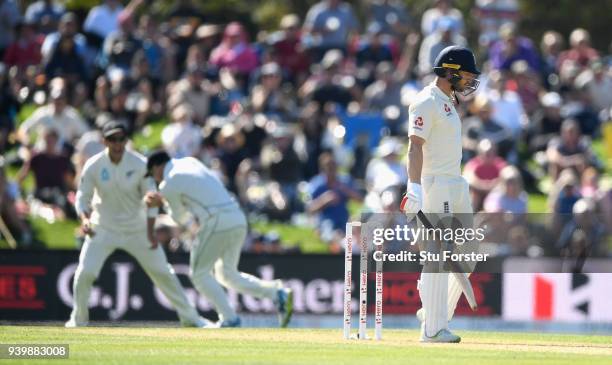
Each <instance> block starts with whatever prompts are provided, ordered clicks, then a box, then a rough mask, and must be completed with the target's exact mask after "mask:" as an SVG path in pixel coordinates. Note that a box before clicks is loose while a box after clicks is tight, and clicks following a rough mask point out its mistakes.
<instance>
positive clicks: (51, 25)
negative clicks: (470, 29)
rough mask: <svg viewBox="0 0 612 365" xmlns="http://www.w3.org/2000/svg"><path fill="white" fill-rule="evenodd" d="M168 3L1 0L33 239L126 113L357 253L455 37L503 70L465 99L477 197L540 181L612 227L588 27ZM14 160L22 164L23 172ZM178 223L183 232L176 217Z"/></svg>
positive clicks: (162, 226) (397, 4)
mask: <svg viewBox="0 0 612 365" xmlns="http://www.w3.org/2000/svg"><path fill="white" fill-rule="evenodd" d="M151 3H152V2H151V1H146V0H131V1H130V2H129V3H127V4H124V3H122V2H121V1H118V0H103V1H101V2H100V3H99V4H98V5H96V6H94V7H93V8H91V9H90V10H89V12H88V13H86V14H85V16H78V15H76V14H75V13H72V12H70V11H68V10H66V9H65V8H64V6H63V5H62V3H61V2H59V1H57V2H56V1H50V0H39V1H34V2H30V1H26V2H20V3H19V4H18V2H16V1H14V0H0V60H1V61H2V63H0V153H1V154H2V156H3V157H2V170H1V171H2V173H1V174H0V211H1V214H2V221H3V222H2V223H3V225H5V226H6V227H7V229H8V230H9V231H10V232H11V233H12V234H13V236H14V237H15V240H16V241H17V242H18V243H19V244H21V245H23V246H27V245H28V244H30V243H31V242H32V240H33V236H32V233H31V228H30V225H29V223H28V219H27V218H28V216H32V215H38V216H41V217H43V218H45V219H47V220H48V221H53V220H58V219H75V214H74V210H73V202H74V191H75V188H76V186H77V185H78V183H77V182H78V179H79V172H80V170H81V168H82V166H83V164H84V162H85V161H86V160H87V159H88V158H89V157H91V156H93V155H94V154H96V153H98V152H100V151H102V150H103V148H104V145H103V140H102V137H101V135H100V133H99V129H100V128H101V126H103V125H104V124H105V123H107V122H108V121H109V120H119V121H122V122H124V123H125V124H127V125H128V127H129V130H130V133H131V136H132V138H133V140H137V139H139V138H140V139H141V140H142V139H145V140H147V139H151V138H154V137H155V136H152V133H154V132H155V130H156V129H155V128H154V126H159V123H160V122H159V121H163V122H162V123H163V126H162V130H161V136H160V138H161V142H160V143H161V145H162V146H163V147H164V148H165V149H167V151H168V152H169V153H170V154H171V155H172V156H173V157H184V156H194V157H196V158H198V159H200V160H201V161H203V162H204V163H205V164H206V165H207V166H209V167H210V168H212V169H214V170H215V171H216V172H217V173H218V176H219V177H220V178H221V179H222V181H223V182H224V183H225V184H226V186H227V187H228V188H229V189H230V190H231V191H232V192H233V193H234V194H235V195H236V197H237V199H238V200H239V201H240V203H241V204H242V206H243V207H244V209H245V211H246V212H247V213H248V214H249V217H250V219H251V220H276V221H282V222H287V223H289V224H293V225H305V226H312V227H314V228H313V229H316V231H317V233H318V235H319V237H320V238H321V240H323V241H324V242H326V243H328V244H329V250H330V252H338V251H339V250H340V248H341V245H340V244H341V240H342V237H343V235H344V225H345V223H346V222H347V220H348V219H349V217H350V215H351V214H359V212H397V210H398V206H399V200H400V199H401V194H402V193H403V191H404V189H405V184H406V179H407V176H406V169H405V166H406V165H405V151H406V142H407V138H406V133H407V127H406V118H407V110H408V106H409V105H410V103H411V101H412V99H413V98H414V96H415V95H416V93H418V92H419V91H420V89H421V88H422V87H424V86H425V85H427V84H428V83H429V82H431V81H432V80H433V78H434V76H433V74H432V63H433V61H434V59H435V57H436V55H437V54H438V53H439V51H440V50H442V49H443V48H445V47H446V46H449V45H452V44H461V45H468V46H470V47H471V48H472V49H474V51H475V53H476V54H477V57H478V60H479V64H480V65H482V69H483V70H484V72H483V75H482V76H481V84H480V85H481V86H480V88H479V90H478V92H477V93H475V94H474V95H472V96H470V98H469V99H462V100H461V102H460V104H459V105H457V110H458V111H459V113H460V115H461V116H462V121H463V134H464V135H463V145H464V146H463V147H464V156H463V162H464V164H465V165H464V174H465V177H466V178H467V180H468V182H469V183H470V185H471V188H472V189H471V192H472V199H473V206H474V209H475V210H476V211H483V212H489V213H508V212H510V213H515V214H523V213H527V211H528V208H527V207H528V195H527V192H529V193H536V194H538V193H539V194H541V193H545V194H547V196H548V208H547V209H548V212H549V213H551V214H552V215H553V216H554V217H556V218H553V219H552V220H553V222H552V223H550V224H551V225H552V227H554V228H552V229H553V230H554V229H556V230H557V231H558V232H561V230H563V228H564V227H565V228H567V227H569V223H571V224H573V227H574V229H578V230H579V229H581V228H580V227H581V225H580V224H581V223H580V222H581V220H580V219H576V218H575V216H577V215H580V214H587V213H588V214H590V215H591V216H592V217H593V218H592V219H588V220H587V221H588V223H589V225H590V226H597V227H598V228H597V229H602V230H603V232H604V233H603V235H604V236H605V234H607V233H609V231H606V230H609V229H610V227H612V191H611V190H610V189H605V188H604V187H602V186H601V184H600V176H601V174H602V173H603V172H604V168H605V167H604V166H605V164H604V162H605V161H602V160H600V159H598V158H597V157H596V155H595V153H594V152H593V150H592V145H591V140H593V139H600V138H601V135H602V127H603V125H604V124H605V123H606V122H608V121H610V120H611V119H612V117H611V113H612V71H611V67H610V66H611V58H610V50H605V51H604V50H599V51H598V50H596V49H594V48H593V47H592V46H591V44H590V35H589V32H588V31H587V30H585V29H582V28H578V29H575V30H573V31H572V32H571V34H569V37H568V38H566V37H564V36H563V35H562V34H560V33H559V32H557V31H555V30H550V31H547V32H545V33H544V35H543V37H542V39H529V38H527V37H525V36H523V34H522V32H521V29H520V27H519V26H518V25H519V24H520V20H521V16H520V13H519V6H518V2H517V1H516V0H476V1H475V5H474V9H473V12H472V13H470V14H464V13H462V12H460V11H459V10H458V9H456V8H455V7H454V4H453V1H450V0H434V1H430V2H429V4H430V5H429V8H428V9H427V10H426V11H425V12H424V13H423V14H418V13H414V12H412V11H411V9H410V8H407V7H405V6H404V5H403V4H402V2H401V1H394V0H369V1H364V2H362V3H360V5H359V6H362V7H364V9H362V11H361V12H359V13H360V14H363V17H358V16H357V12H356V9H354V5H351V4H350V3H348V2H345V1H340V0H322V1H320V2H318V3H316V4H315V5H313V6H312V7H311V8H310V9H309V10H308V12H307V13H306V14H305V16H303V17H300V16H299V15H297V14H287V15H284V16H283V17H282V19H280V22H279V24H278V26H277V28H276V29H274V30H271V31H264V30H260V31H259V32H257V33H249V32H247V28H246V27H245V25H243V24H241V23H239V22H235V21H228V22H227V23H225V24H211V23H210V22H207V21H206V17H205V16H204V15H203V14H202V12H201V11H200V10H199V9H198V6H197V2H196V1H189V0H178V1H176V2H173V3H172V6H171V8H170V9H169V10H168V13H167V14H163V15H157V14H150V13H149V11H148V9H149V8H150V6H151ZM468 16H469V17H474V23H475V24H476V27H477V32H478V34H477V37H476V38H475V39H477V41H475V42H473V44H468V41H467V39H468V38H470V39H473V38H474V37H470V36H469V35H468V34H466V27H465V24H464V17H468ZM419 19H420V22H419V21H418V20H419ZM585 26H586V25H585ZM32 108H33V112H32V113H31V114H30V113H28V117H27V118H26V119H25V121H23V123H21V124H20V125H18V123H17V119H18V116H19V115H20V113H22V112H23V110H24V109H32ZM155 138H156V137H155ZM133 145H134V148H137V147H138V145H137V144H136V143H135V142H134V143H133ZM141 152H143V153H146V152H147V151H144V150H142V149H141ZM9 166H18V167H19V168H20V170H19V172H18V173H17V175H16V177H15V178H14V179H9V178H8V177H7V173H6V170H7V168H8V167H9ZM29 175H32V176H33V178H34V179H33V180H34V187H33V190H32V191H25V190H24V189H23V187H24V181H26V180H27V178H28V176H29ZM608 178H609V176H608ZM164 222H165V223H164ZM158 225H159V233H160V237H165V238H164V240H165V241H167V242H170V241H173V239H174V238H173V237H174V236H175V234H174V233H173V232H174V230H176V229H177V228H176V227H174V226H173V225H172V222H167V220H164V219H162V220H160V223H159V224H158ZM576 227H578V228H576ZM0 228H1V227H0ZM591 228H592V227H591ZM591 228H588V229H591ZM568 229H569V228H568ZM585 229H586V228H585ZM593 229H594V228H593ZM605 232H607V233H605ZM272 236H273V237H270V234H267V235H266V234H262V233H260V232H253V234H252V235H251V237H250V238H249V243H248V244H247V245H246V246H245V247H247V249H248V250H252V251H254V252H270V253H273V252H281V251H282V246H281V245H279V242H278V241H279V239H278V237H276V236H275V235H274V234H272ZM574 236H576V234H573V233H572V232H570V233H566V234H565V236H563V237H564V238H563V239H564V240H566V241H567V243H565V245H566V246H564V247H571V245H572V243H571V241H572V239H573V237H574ZM568 237H569V238H568ZM563 242H565V241H563ZM598 249H600V250H604V248H603V246H602V247H599V248H598ZM522 253H524V252H518V253H517V254H522Z"/></svg>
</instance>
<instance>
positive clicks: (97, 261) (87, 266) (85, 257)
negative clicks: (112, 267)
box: [70, 227, 201, 326]
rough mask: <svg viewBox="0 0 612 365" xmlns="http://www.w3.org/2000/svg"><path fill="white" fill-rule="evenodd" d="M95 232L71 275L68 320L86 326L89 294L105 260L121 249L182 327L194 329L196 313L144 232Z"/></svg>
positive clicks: (162, 254)
mask: <svg viewBox="0 0 612 365" xmlns="http://www.w3.org/2000/svg"><path fill="white" fill-rule="evenodd" d="M95 232H96V234H95V235H94V236H93V237H90V236H87V238H86V239H85V243H84V245H83V248H81V254H80V256H79V265H78V267H77V269H76V273H75V275H74V283H73V295H74V300H73V302H74V307H73V308H72V313H71V315H70V319H71V320H73V321H76V323H87V321H88V320H89V309H88V301H89V293H90V291H91V287H92V285H93V282H94V281H95V280H96V278H97V277H98V275H99V274H100V270H101V269H102V265H103V264H104V261H106V259H107V258H108V256H109V255H110V254H112V253H113V251H115V250H116V249H123V250H125V251H127V252H128V253H129V254H130V255H132V256H133V257H134V258H135V259H136V261H138V263H139V264H140V266H142V268H143V269H144V271H145V272H146V273H147V275H148V276H149V277H150V278H151V280H152V281H153V283H154V284H155V285H156V286H157V287H158V288H159V289H160V290H161V291H162V292H163V293H164V295H165V296H166V297H167V298H168V300H169V301H170V302H171V303H172V305H173V306H174V308H175V309H176V311H177V313H178V316H179V319H180V321H181V324H182V325H184V326H194V325H196V324H197V323H199V322H200V321H201V317H200V316H199V314H198V312H197V311H196V309H195V308H194V307H193V306H192V305H191V304H190V303H189V300H188V299H187V296H186V295H185V292H184V290H183V287H182V286H181V283H180V282H179V280H178V278H177V277H176V275H175V273H174V269H173V268H172V266H171V265H170V264H168V260H167V259H166V254H165V253H164V250H163V249H162V248H161V246H158V247H157V248H156V249H154V250H151V249H150V245H149V240H148V239H147V234H146V232H145V231H144V230H142V231H137V232H114V231H110V230H108V229H104V228H102V227H96V228H95Z"/></svg>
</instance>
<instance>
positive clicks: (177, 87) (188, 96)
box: [168, 65, 211, 125]
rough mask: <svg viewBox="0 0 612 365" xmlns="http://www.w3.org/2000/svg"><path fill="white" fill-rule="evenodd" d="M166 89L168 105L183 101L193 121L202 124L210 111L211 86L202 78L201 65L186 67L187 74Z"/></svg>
mask: <svg viewBox="0 0 612 365" xmlns="http://www.w3.org/2000/svg"><path fill="white" fill-rule="evenodd" d="M168 89H169V90H168V95H169V99H168V102H169V104H170V105H168V107H170V108H171V107H172V105H173V104H175V105H178V104H181V103H184V104H186V105H188V106H189V107H190V108H191V110H192V111H193V121H194V123H196V124H198V125H204V122H205V121H206V118H208V116H209V113H210V103H211V100H210V99H211V95H210V93H211V91H210V89H211V87H210V84H209V83H208V81H207V80H205V79H204V70H203V69H202V68H201V66H196V65H191V66H190V67H189V68H188V69H187V75H185V77H184V78H182V79H180V80H178V81H177V82H175V83H174V84H172V85H171V86H169V88H168Z"/></svg>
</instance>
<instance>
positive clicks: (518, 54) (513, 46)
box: [489, 23, 540, 73]
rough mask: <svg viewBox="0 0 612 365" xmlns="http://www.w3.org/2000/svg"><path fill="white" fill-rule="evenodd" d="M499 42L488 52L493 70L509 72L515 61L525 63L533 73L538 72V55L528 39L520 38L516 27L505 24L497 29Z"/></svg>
mask: <svg viewBox="0 0 612 365" xmlns="http://www.w3.org/2000/svg"><path fill="white" fill-rule="evenodd" d="M499 35H500V38H501V39H500V40H499V41H497V42H495V43H494V44H493V45H492V46H491V49H490V50H489V59H490V60H491V66H492V67H493V68H494V69H497V70H502V71H509V70H510V68H511V67H512V64H513V63H514V62H516V61H521V60H522V61H525V62H527V65H529V68H530V69H531V70H532V71H533V72H538V73H539V72H540V61H539V56H538V53H537V51H536V49H535V47H534V45H533V42H531V40H530V39H529V38H526V37H523V36H520V35H519V34H518V32H517V29H516V26H515V25H514V24H512V23H506V24H504V25H503V26H501V28H500V29H499Z"/></svg>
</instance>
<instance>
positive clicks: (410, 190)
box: [400, 182, 423, 219]
mask: <svg viewBox="0 0 612 365" xmlns="http://www.w3.org/2000/svg"><path fill="white" fill-rule="evenodd" d="M422 208H423V190H422V188H421V184H417V183H412V182H409V183H408V187H407V189H406V195H405V196H404V198H403V199H402V203H401V204H400V210H401V211H402V212H404V214H406V216H408V218H409V219H412V218H413V217H414V215H415V214H417V213H418V212H419V211H420V210H421V209H422Z"/></svg>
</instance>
